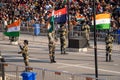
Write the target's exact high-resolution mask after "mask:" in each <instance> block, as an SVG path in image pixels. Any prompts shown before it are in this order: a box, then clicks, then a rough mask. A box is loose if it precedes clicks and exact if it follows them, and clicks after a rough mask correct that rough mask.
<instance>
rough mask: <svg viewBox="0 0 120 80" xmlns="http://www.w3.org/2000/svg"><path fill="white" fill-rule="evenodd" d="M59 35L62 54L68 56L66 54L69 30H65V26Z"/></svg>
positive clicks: (61, 28) (62, 26)
mask: <svg viewBox="0 0 120 80" xmlns="http://www.w3.org/2000/svg"><path fill="white" fill-rule="evenodd" d="M59 33H60V44H61V54H67V53H66V34H67V29H66V28H65V26H64V25H61V26H60V29H59Z"/></svg>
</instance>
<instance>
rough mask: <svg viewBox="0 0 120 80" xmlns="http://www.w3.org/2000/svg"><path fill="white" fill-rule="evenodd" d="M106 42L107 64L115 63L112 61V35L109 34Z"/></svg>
mask: <svg viewBox="0 0 120 80" xmlns="http://www.w3.org/2000/svg"><path fill="white" fill-rule="evenodd" d="M105 42H106V62H108V61H113V60H112V59H111V54H112V53H111V52H112V43H113V37H112V36H111V35H110V33H108V34H107V36H106V37H105Z"/></svg>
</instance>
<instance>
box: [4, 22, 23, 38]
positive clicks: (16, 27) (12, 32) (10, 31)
mask: <svg viewBox="0 0 120 80" xmlns="http://www.w3.org/2000/svg"><path fill="white" fill-rule="evenodd" d="M20 23H21V20H16V21H15V22H13V23H12V24H10V25H8V26H7V31H6V32H4V35H6V36H9V37H18V36H19V35H20Z"/></svg>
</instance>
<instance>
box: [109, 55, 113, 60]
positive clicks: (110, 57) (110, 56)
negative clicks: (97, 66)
mask: <svg viewBox="0 0 120 80" xmlns="http://www.w3.org/2000/svg"><path fill="white" fill-rule="evenodd" d="M111 57H112V56H111V54H109V62H113V60H112V58H111Z"/></svg>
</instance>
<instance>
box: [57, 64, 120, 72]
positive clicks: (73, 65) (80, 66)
mask: <svg viewBox="0 0 120 80" xmlns="http://www.w3.org/2000/svg"><path fill="white" fill-rule="evenodd" d="M56 64H59V65H60V64H61V65H65V66H71V67H79V68H85V69H90V70H95V68H92V67H87V66H82V65H75V64H66V63H56ZM98 70H99V71H103V72H109V73H115V74H120V72H118V71H111V70H105V69H100V68H99V69H98Z"/></svg>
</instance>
